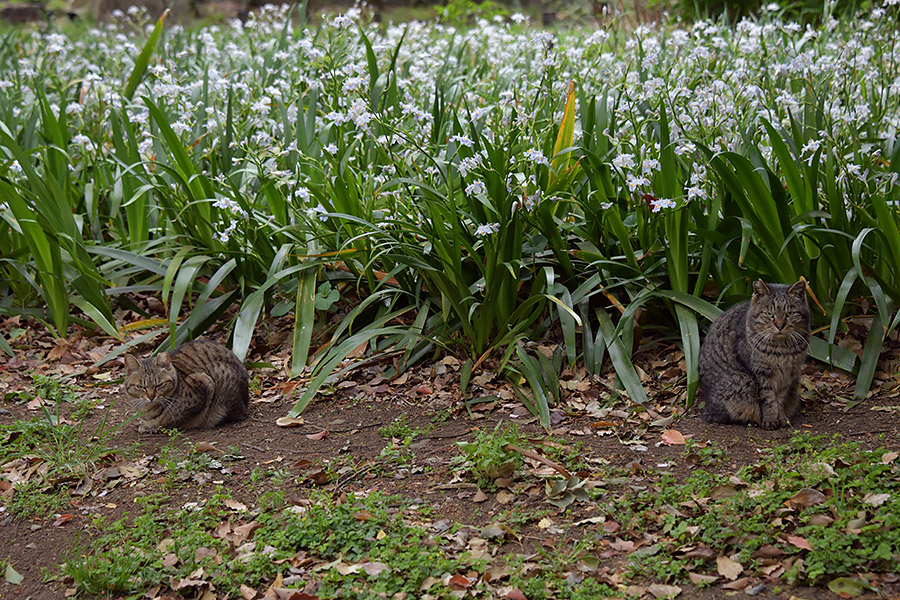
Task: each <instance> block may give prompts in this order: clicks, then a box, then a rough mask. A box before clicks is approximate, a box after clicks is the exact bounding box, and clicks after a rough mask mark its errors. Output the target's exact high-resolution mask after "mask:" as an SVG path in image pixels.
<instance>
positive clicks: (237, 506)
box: [225, 498, 247, 512]
mask: <svg viewBox="0 0 900 600" xmlns="http://www.w3.org/2000/svg"><path fill="white" fill-rule="evenodd" d="M225 506H227V507H228V508H230V509H231V510H233V511H234V512H247V505H246V504H244V503H243V502H238V501H237V500H232V499H231V498H228V499H227V500H225Z"/></svg>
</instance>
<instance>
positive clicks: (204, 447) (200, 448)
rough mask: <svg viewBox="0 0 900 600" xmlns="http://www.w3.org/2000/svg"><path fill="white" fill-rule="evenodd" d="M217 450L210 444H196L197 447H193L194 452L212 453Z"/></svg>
mask: <svg viewBox="0 0 900 600" xmlns="http://www.w3.org/2000/svg"><path fill="white" fill-rule="evenodd" d="M217 450H218V448H216V447H215V446H214V445H213V444H212V442H197V445H196V446H194V451H195V452H213V451H217Z"/></svg>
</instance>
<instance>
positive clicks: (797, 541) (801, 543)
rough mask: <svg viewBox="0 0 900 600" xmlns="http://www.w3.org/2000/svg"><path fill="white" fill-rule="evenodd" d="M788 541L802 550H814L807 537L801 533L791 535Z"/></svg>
mask: <svg viewBox="0 0 900 600" xmlns="http://www.w3.org/2000/svg"><path fill="white" fill-rule="evenodd" d="M788 543H789V544H791V545H792V546H796V547H797V548H800V549H801V550H812V546H810V545H809V542H808V541H806V538H803V537H800V536H799V535H789V536H788Z"/></svg>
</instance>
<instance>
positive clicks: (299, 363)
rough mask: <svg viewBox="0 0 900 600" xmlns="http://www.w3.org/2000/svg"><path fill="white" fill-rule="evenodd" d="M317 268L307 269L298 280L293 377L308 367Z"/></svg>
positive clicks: (313, 318)
mask: <svg viewBox="0 0 900 600" xmlns="http://www.w3.org/2000/svg"><path fill="white" fill-rule="evenodd" d="M317 275H318V272H317V271H316V269H307V270H305V271H303V272H302V273H301V274H300V277H299V278H298V281H297V301H296V303H295V306H294V341H293V346H292V350H291V377H297V376H298V375H300V373H302V372H303V369H304V368H305V367H306V361H307V360H308V359H309V346H310V343H311V342H312V334H313V325H315V321H316V282H317V281H318V276H317Z"/></svg>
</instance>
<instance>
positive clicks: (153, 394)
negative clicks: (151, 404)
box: [147, 390, 156, 400]
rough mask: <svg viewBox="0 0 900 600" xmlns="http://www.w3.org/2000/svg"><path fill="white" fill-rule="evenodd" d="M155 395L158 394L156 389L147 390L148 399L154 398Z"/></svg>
mask: <svg viewBox="0 0 900 600" xmlns="http://www.w3.org/2000/svg"><path fill="white" fill-rule="evenodd" d="M155 396H156V390H147V399H148V400H153V398H154V397H155Z"/></svg>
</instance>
